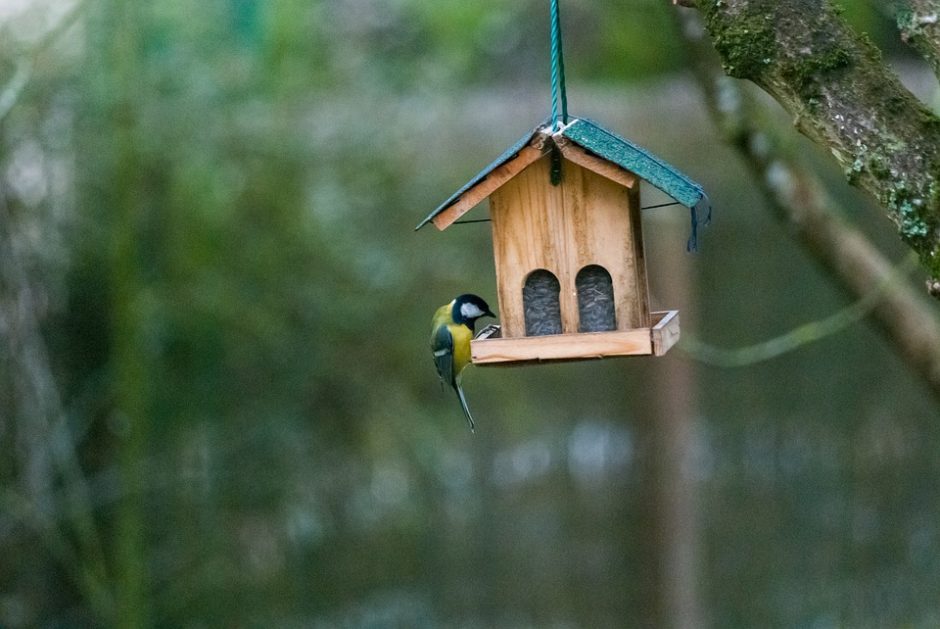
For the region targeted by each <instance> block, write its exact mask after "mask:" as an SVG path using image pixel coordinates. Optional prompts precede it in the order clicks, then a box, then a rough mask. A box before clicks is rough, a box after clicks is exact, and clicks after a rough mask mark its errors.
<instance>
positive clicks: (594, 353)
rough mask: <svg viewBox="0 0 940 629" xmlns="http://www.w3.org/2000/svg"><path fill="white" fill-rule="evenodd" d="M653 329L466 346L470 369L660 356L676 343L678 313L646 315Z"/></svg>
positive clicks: (480, 341)
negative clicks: (507, 364)
mask: <svg viewBox="0 0 940 629" xmlns="http://www.w3.org/2000/svg"><path fill="white" fill-rule="evenodd" d="M650 316H651V318H652V320H653V321H652V322H653V326H652V327H650V328H636V329H633V330H625V331H621V330H618V331H615V332H582V333H580V334H553V335H548V336H530V337H525V338H517V339H504V338H483V337H482V336H481V337H479V338H476V339H474V340H473V341H471V342H470V356H471V360H472V361H473V364H474V365H499V364H506V363H522V362H524V363H530V362H545V361H553V360H582V359H590V358H604V357H606V356H649V355H653V356H662V355H663V354H665V353H666V352H667V351H669V348H671V347H672V346H673V345H675V344H676V342H677V341H678V340H679V311H678V310H668V311H665V312H653V313H650Z"/></svg>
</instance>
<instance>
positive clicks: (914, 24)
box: [897, 0, 940, 77]
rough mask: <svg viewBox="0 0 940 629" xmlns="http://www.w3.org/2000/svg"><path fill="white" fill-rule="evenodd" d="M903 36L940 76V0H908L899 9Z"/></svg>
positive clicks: (899, 25) (899, 26)
mask: <svg viewBox="0 0 940 629" xmlns="http://www.w3.org/2000/svg"><path fill="white" fill-rule="evenodd" d="M897 20H898V30H899V31H901V38H902V39H903V40H904V41H906V42H907V43H908V44H910V45H911V46H913V47H914V48H915V49H916V50H917V51H918V52H919V53H920V54H921V56H923V57H924V59H926V60H927V62H928V63H930V66H931V67H932V68H933V71H934V74H936V75H937V76H938V77H940V0H906V2H901V3H899V6H898V9H897Z"/></svg>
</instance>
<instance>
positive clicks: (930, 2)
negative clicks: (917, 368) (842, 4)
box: [674, 0, 940, 297]
mask: <svg viewBox="0 0 940 629" xmlns="http://www.w3.org/2000/svg"><path fill="white" fill-rule="evenodd" d="M677 1H678V3H679V4H682V5H684V6H694V7H697V8H698V9H699V10H700V11H701V13H702V14H703V17H704V21H705V25H706V29H707V30H708V33H709V35H710V36H711V39H712V44H713V46H714V47H715V49H716V50H717V51H718V53H719V54H720V55H721V58H722V62H723V64H724V68H725V71H726V72H727V73H728V74H729V75H730V76H732V77H735V78H740V79H748V80H750V81H752V82H754V83H755V84H757V85H758V86H759V87H760V88H761V89H763V90H764V91H766V92H767V93H768V94H770V95H771V96H772V97H773V98H774V99H775V100H776V101H777V102H779V103H780V104H781V105H782V106H783V107H784V108H785V109H786V110H787V111H788V112H790V114H792V115H793V117H794V124H795V125H796V127H797V129H799V131H800V132H801V133H803V134H804V135H806V136H807V137H809V138H810V139H811V140H813V141H815V142H816V143H818V144H820V145H822V146H823V147H824V148H826V149H827V150H828V151H829V152H830V153H831V154H832V156H833V157H834V158H835V160H836V162H837V163H838V164H839V165H840V166H841V167H842V169H843V171H844V172H845V176H846V179H847V180H848V181H849V183H850V184H852V185H854V186H857V187H858V188H860V189H862V190H865V191H866V192H868V193H869V194H871V195H872V196H873V197H874V198H875V199H877V200H878V202H879V203H880V204H881V205H882V206H883V207H884V208H885V210H886V214H887V216H888V218H889V219H891V220H892V221H893V222H894V224H895V225H896V226H897V229H898V233H899V236H900V238H901V239H902V240H903V241H904V242H905V243H906V244H907V245H908V246H909V247H910V248H911V249H913V250H914V251H915V252H917V254H918V256H919V258H920V260H921V264H922V265H923V267H924V268H925V269H926V270H927V272H928V273H929V277H930V279H929V280H928V283H927V286H928V289H929V291H930V292H931V294H933V295H934V296H935V297H940V185H938V173H940V119H938V118H937V116H935V115H934V114H933V113H932V112H930V111H929V110H928V109H927V107H925V106H924V105H923V104H922V103H921V102H919V101H918V100H917V98H916V97H915V96H914V95H913V94H911V93H910V92H909V91H908V90H907V89H906V88H905V87H904V86H903V85H902V84H901V81H900V80H899V79H898V77H897V76H896V75H895V74H894V72H893V71H892V70H891V69H890V68H889V66H888V65H887V64H886V63H885V62H884V60H883V59H882V57H881V53H880V51H879V50H878V49H877V48H875V46H874V44H873V43H872V42H871V41H870V40H869V39H868V38H867V37H864V36H862V35H859V34H857V33H855V32H854V31H853V30H852V28H851V27H850V26H849V25H848V24H847V23H846V22H845V21H844V20H843V19H842V17H841V15H840V11H839V10H838V9H837V7H835V6H834V4H833V3H831V2H829V1H828V0H722V1H721V2H714V1H712V0H708V1H707V2H706V1H705V0H674V3H677ZM900 4H901V5H906V6H904V11H903V13H902V14H901V15H902V17H904V16H906V18H905V19H904V20H903V21H902V23H901V27H902V29H903V32H904V34H905V36H906V38H907V39H908V40H910V41H912V42H913V43H914V44H915V48H916V49H917V50H918V51H920V52H921V54H923V55H924V56H925V57H926V58H927V60H928V61H933V60H934V59H935V58H936V57H937V52H938V50H940V44H938V39H937V38H936V37H934V35H935V34H936V29H935V28H934V27H933V24H934V23H935V22H936V19H937V12H938V11H940V1H938V0H912V1H910V2H908V3H903V2H902V3H900Z"/></svg>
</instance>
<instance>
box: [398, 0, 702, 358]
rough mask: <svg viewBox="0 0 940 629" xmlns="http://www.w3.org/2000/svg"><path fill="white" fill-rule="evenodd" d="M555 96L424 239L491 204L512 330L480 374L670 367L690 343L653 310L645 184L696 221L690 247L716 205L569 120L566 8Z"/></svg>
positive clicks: (506, 320)
mask: <svg viewBox="0 0 940 629" xmlns="http://www.w3.org/2000/svg"><path fill="white" fill-rule="evenodd" d="M552 95H553V98H552V117H551V118H550V119H549V120H547V121H546V122H545V123H543V124H541V125H539V126H538V127H536V128H535V129H534V130H532V131H531V132H529V133H528V134H526V135H525V136H523V137H522V138H520V139H519V141H518V142H516V143H515V144H514V145H513V146H511V147H510V148H509V149H508V150H506V152H505V153H503V154H502V155H501V156H500V157H498V158H497V159H496V160H495V161H494V162H493V163H491V164H490V165H489V166H487V167H486V168H484V169H483V171H482V172H480V173H479V174H478V175H477V176H476V177H474V178H473V179H471V180H470V181H469V182H468V183H467V184H466V185H464V186H463V187H462V188H460V189H459V190H458V191H457V192H455V193H454V194H453V195H452V196H451V197H450V198H449V199H447V200H446V201H444V202H443V203H442V204H441V205H440V206H438V207H437V208H436V209H435V210H434V211H433V212H431V214H430V215H428V217H427V218H425V219H424V220H423V221H422V222H421V223H420V224H419V225H418V227H417V228H416V229H420V228H421V227H423V226H425V225H426V224H428V223H433V224H434V225H435V226H436V227H437V228H438V229H440V230H444V229H447V228H449V227H450V226H451V225H454V224H455V223H456V222H457V221H458V219H460V218H461V217H462V216H463V215H464V214H466V213H467V212H469V211H470V210H471V209H473V208H474V207H476V206H477V205H479V204H480V203H481V202H482V201H483V200H484V199H488V200H489V207H490V220H491V222H492V230H493V255H494V261H495V267H496V285H497V298H498V302H499V319H500V324H501V325H500V326H498V328H497V326H488V329H487V330H485V331H484V333H481V335H479V336H478V337H477V338H476V339H474V340H473V341H472V342H471V345H470V347H471V359H472V361H473V363H474V364H478V365H494V364H507V363H519V362H533V361H553V360H577V359H586V358H602V357H606V356H633V355H655V356H662V355H663V354H665V353H666V352H667V351H668V350H669V348H670V347H672V346H673V345H674V344H675V343H676V341H678V339H679V314H678V311H676V310H668V311H661V312H651V311H650V305H649V295H648V289H647V274H646V257H645V255H644V253H643V230H642V224H641V217H640V214H641V211H640V210H641V205H640V182H641V181H646V182H648V183H649V184H651V185H652V186H654V187H656V188H658V189H659V190H661V191H662V192H664V193H666V194H667V195H669V196H670V197H672V198H673V199H675V201H676V202H677V203H678V204H682V205H685V206H686V207H688V208H689V209H690V210H691V212H692V236H691V238H690V240H689V245H690V248H694V246H695V238H696V228H697V223H698V215H699V212H700V211H701V209H702V208H703V207H707V204H708V199H707V197H706V195H705V192H704V191H703V189H702V187H701V186H700V185H699V184H697V183H695V182H694V181H692V180H691V179H689V178H688V177H687V176H685V175H684V174H682V173H681V172H679V171H678V170H676V169H675V168H673V167H672V166H670V165H669V164H667V163H666V162H664V161H663V160H661V159H659V158H658V157H656V156H654V155H653V154H651V153H650V152H648V151H646V150H644V149H642V148H640V147H639V146H637V145H635V144H633V143H632V142H630V141H628V140H625V139H624V138H621V137H619V136H618V135H616V134H614V133H612V132H610V131H607V130H605V129H603V128H602V127H600V126H599V125H597V124H596V123H594V122H591V121H589V120H585V119H583V118H571V119H569V118H568V114H567V101H566V97H565V93H564V66H563V63H562V60H561V35H560V21H559V18H558V13H557V1H555V0H553V2H552ZM559 102H560V103H561V107H560V110H559V107H558V103H559Z"/></svg>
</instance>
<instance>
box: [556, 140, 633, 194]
mask: <svg viewBox="0 0 940 629" xmlns="http://www.w3.org/2000/svg"><path fill="white" fill-rule="evenodd" d="M554 137H555V142H556V143H557V144H558V148H559V149H560V150H561V154H562V155H563V156H564V157H565V159H567V160H569V161H572V162H574V163H575V164H577V165H578V166H581V167H582V168H587V169H588V170H590V171H591V172H594V173H596V174H598V175H600V176H601V177H606V178H607V179H610V180H611V181H613V182H615V183H619V184H620V185H621V186H623V187H624V188H634V187H636V183H637V176H636V175H634V174H633V173H631V172H630V171H628V170H624V169H623V168H621V167H620V166H618V165H617V164H612V163H610V162H608V161H607V160H605V159H601V158H600V157H598V156H596V155H592V154H591V153H588V152H587V151H585V150H584V149H583V148H581V147H580V146H576V145H574V144H572V143H571V142H569V141H568V140H566V139H565V138H564V137H562V136H561V135H556V136H554Z"/></svg>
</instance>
